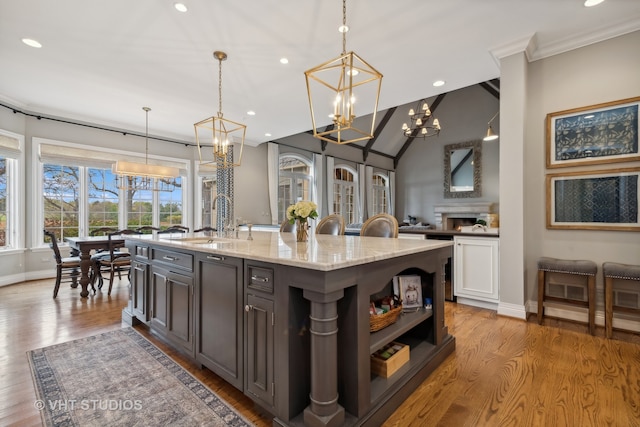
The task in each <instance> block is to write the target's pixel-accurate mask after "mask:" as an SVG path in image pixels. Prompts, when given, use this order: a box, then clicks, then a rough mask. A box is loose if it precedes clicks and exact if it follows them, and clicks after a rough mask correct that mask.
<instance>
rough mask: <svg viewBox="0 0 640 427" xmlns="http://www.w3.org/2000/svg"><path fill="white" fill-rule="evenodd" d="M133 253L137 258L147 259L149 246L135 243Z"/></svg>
mask: <svg viewBox="0 0 640 427" xmlns="http://www.w3.org/2000/svg"><path fill="white" fill-rule="evenodd" d="M133 253H134V255H135V256H136V257H138V258H144V259H149V246H139V245H135V247H134V250H133Z"/></svg>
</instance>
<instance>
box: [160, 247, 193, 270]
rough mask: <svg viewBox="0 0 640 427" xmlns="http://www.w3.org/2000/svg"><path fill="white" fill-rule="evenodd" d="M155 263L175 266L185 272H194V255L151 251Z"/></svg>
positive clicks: (168, 251) (163, 250) (161, 250)
mask: <svg viewBox="0 0 640 427" xmlns="http://www.w3.org/2000/svg"><path fill="white" fill-rule="evenodd" d="M151 257H152V260H153V261H159V262H162V263H164V264H169V265H173V266H176V267H179V268H182V269H185V270H189V271H193V255H192V254H186V253H183V252H176V251H171V250H166V249H160V248H152V249H151Z"/></svg>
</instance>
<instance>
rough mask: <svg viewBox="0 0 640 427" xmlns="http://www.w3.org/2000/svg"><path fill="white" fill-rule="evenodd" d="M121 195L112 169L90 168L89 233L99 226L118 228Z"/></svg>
mask: <svg viewBox="0 0 640 427" xmlns="http://www.w3.org/2000/svg"><path fill="white" fill-rule="evenodd" d="M119 209H120V197H119V192H118V188H117V186H116V178H115V175H114V174H113V173H112V172H111V170H110V169H96V168H89V234H91V232H92V231H93V230H95V229H97V228H101V227H112V228H116V229H118V228H119V227H118V213H119Z"/></svg>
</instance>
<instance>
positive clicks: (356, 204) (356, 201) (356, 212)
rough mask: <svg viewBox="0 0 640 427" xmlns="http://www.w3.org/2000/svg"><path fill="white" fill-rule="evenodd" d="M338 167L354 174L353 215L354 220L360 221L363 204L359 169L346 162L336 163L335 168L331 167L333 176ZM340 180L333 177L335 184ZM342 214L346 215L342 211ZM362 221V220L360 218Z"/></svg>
mask: <svg viewBox="0 0 640 427" xmlns="http://www.w3.org/2000/svg"><path fill="white" fill-rule="evenodd" d="M336 169H346V170H348V171H349V172H351V173H352V174H353V217H354V221H356V222H358V221H359V219H361V218H362V205H361V203H360V191H359V190H360V177H359V176H358V175H359V174H358V169H356V168H354V167H353V166H349V165H347V164H346V163H338V164H336V165H334V167H333V169H331V174H332V175H331V176H333V177H335V175H336ZM337 181H338V180H336V179H335V178H334V179H333V184H335V183H336V182H337ZM339 181H340V182H342V180H339ZM333 191H334V190H333V185H332V186H331V192H333ZM332 208H333V206H330V207H329V209H330V210H331V209H332ZM331 213H335V212H331ZM341 215H343V216H344V213H341ZM345 220H347V218H346V217H345ZM360 221H361V220H360Z"/></svg>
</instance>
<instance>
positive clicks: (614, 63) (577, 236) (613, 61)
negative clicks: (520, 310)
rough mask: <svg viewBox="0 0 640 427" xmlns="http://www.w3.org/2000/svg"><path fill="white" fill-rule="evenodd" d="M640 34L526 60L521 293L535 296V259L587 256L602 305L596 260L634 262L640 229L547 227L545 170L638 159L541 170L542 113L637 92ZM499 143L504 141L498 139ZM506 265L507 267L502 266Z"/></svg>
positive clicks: (639, 246) (639, 93)
mask: <svg viewBox="0 0 640 427" xmlns="http://www.w3.org/2000/svg"><path fill="white" fill-rule="evenodd" d="M639 49H640V32H635V33H631V34H627V35H625V36H621V37H618V38H614V39H611V40H608V41H604V42H601V43H597V44H594V45H591V46H587V47H584V48H581V49H576V50H573V51H571V52H568V53H564V54H561V55H556V56H553V57H550V58H546V59H542V60H539V61H535V62H532V63H530V64H529V67H528V78H527V85H528V88H527V94H528V100H527V112H526V118H525V120H526V123H525V132H526V134H525V141H524V144H525V146H524V152H525V158H526V162H527V163H526V176H525V188H524V190H525V194H526V197H525V199H524V210H525V212H528V213H529V214H528V215H527V217H526V221H527V223H526V235H525V254H526V281H527V286H526V297H527V298H528V299H529V300H530V301H535V300H536V299H537V294H536V292H537V279H536V274H537V266H536V262H537V259H538V258H539V257H541V256H550V257H557V258H564V259H587V260H591V261H594V262H595V263H596V264H598V276H597V288H598V301H599V306H600V307H601V306H602V287H603V280H602V269H601V266H602V263H603V262H604V261H616V262H622V263H628V264H640V233H638V232H630V231H599V230H597V231H594V230H547V228H546V222H545V174H546V173H557V172H561V171H566V172H574V171H580V170H603V169H612V168H622V167H630V166H635V167H638V166H640V162H630V163H613V164H608V165H599V166H597V165H596V166H591V167H570V168H562V169H560V168H558V169H553V170H546V169H545V117H546V115H547V114H548V113H552V112H557V111H562V110H567V109H572V108H578V107H585V106H589V105H594V104H599V103H603V102H608V101H615V100H619V99H624V98H630V97H636V96H640V77H639V76H640V72H639V71H638V70H640V54H639V52H640V50H639ZM503 143H504V141H503ZM505 267H506V268H508V267H507V266H505Z"/></svg>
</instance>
